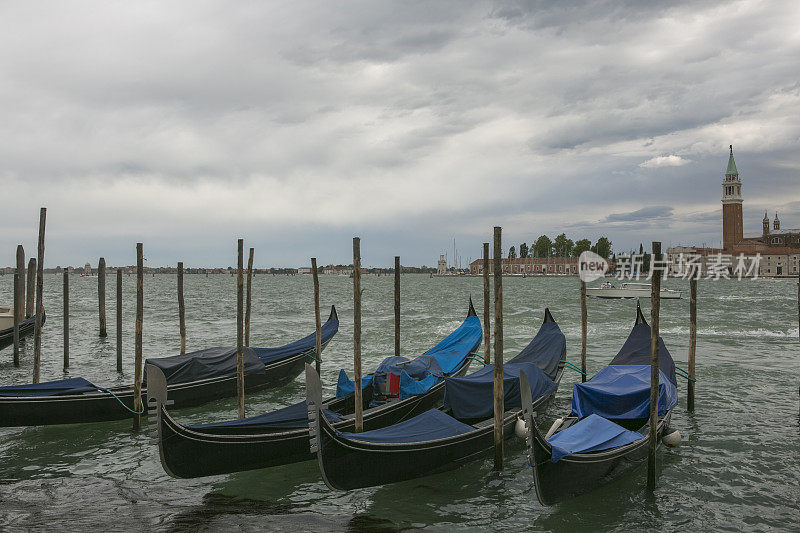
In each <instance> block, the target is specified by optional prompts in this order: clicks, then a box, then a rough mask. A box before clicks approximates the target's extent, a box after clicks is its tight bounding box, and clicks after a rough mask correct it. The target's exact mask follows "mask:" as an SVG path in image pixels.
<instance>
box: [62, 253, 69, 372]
mask: <svg viewBox="0 0 800 533" xmlns="http://www.w3.org/2000/svg"><path fill="white" fill-rule="evenodd" d="M63 290H64V305H63V308H64V370H66V369H68V368H69V268H68V267H67V268H65V269H64V283H63Z"/></svg>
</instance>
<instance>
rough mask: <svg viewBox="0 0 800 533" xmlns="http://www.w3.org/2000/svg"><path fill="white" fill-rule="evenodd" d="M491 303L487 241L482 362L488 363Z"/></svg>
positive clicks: (484, 259) (490, 354)
mask: <svg viewBox="0 0 800 533" xmlns="http://www.w3.org/2000/svg"><path fill="white" fill-rule="evenodd" d="M491 305H492V303H491V299H490V297H489V243H488V242H485V243H483V364H485V365H488V364H490V363H491V362H492V344H491V337H492V333H491V331H492V330H491V328H490V325H491V322H490V320H491V317H492V310H491V309H490V308H489V307H490V306H491Z"/></svg>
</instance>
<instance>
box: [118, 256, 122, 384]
mask: <svg viewBox="0 0 800 533" xmlns="http://www.w3.org/2000/svg"><path fill="white" fill-rule="evenodd" d="M117 372H122V268H117Z"/></svg>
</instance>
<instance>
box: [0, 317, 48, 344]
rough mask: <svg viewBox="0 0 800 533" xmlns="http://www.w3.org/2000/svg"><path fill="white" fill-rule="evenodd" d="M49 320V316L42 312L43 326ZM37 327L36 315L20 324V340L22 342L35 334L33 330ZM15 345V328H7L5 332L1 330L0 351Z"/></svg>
mask: <svg viewBox="0 0 800 533" xmlns="http://www.w3.org/2000/svg"><path fill="white" fill-rule="evenodd" d="M46 319H47V314H46V313H45V312H44V311H42V326H44V323H45V320H46ZM35 327H36V315H33V316H31V317H29V318H26V319H25V320H23V321H22V322H20V323H19V338H20V340H22V339H23V338H24V337H27V336H28V335H31V334H33V330H34V328H35ZM12 344H14V328H13V327H10V328H6V329H4V330H0V350H2V349H3V348H5V347H6V346H11V345H12Z"/></svg>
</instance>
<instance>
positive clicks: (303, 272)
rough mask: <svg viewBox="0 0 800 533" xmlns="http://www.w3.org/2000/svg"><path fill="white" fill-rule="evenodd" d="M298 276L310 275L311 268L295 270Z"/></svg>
mask: <svg viewBox="0 0 800 533" xmlns="http://www.w3.org/2000/svg"><path fill="white" fill-rule="evenodd" d="M297 273H298V274H312V273H313V272H312V270H311V267H300V268H298V269H297Z"/></svg>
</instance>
